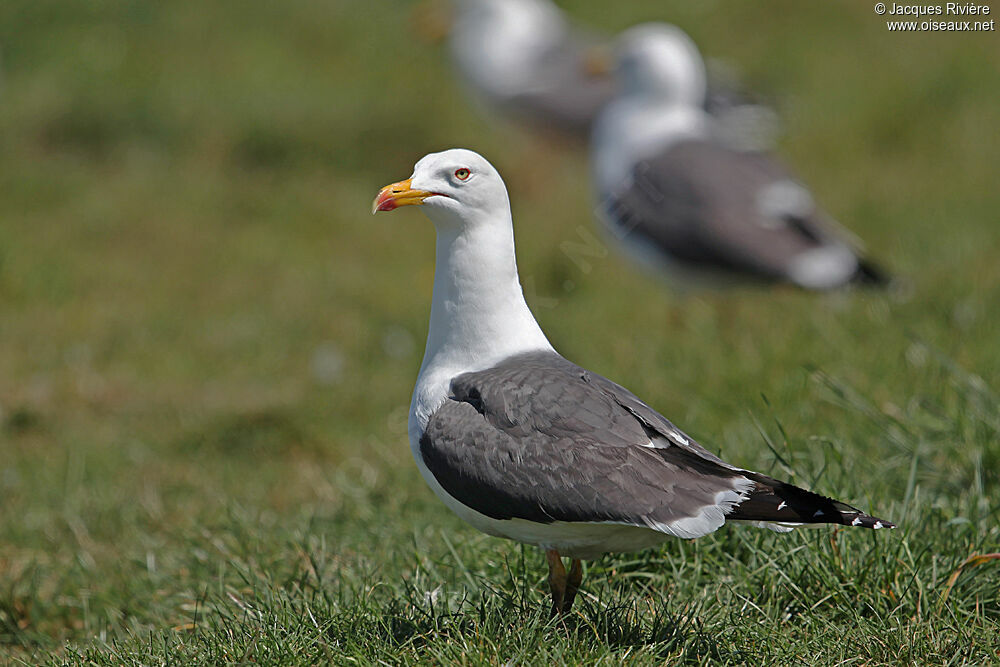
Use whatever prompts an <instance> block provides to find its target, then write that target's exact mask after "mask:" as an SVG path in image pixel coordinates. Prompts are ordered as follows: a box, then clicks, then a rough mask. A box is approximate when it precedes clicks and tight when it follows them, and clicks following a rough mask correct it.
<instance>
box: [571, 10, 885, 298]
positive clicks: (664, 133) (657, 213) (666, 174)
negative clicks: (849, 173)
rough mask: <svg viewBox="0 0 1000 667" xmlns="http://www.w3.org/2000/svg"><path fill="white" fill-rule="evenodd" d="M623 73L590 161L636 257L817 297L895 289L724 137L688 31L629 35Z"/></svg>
mask: <svg viewBox="0 0 1000 667" xmlns="http://www.w3.org/2000/svg"><path fill="white" fill-rule="evenodd" d="M617 75H618V78H619V80H620V81H621V90H620V93H619V95H618V97H617V98H616V99H615V100H614V101H613V102H611V103H610V104H608V105H607V107H605V109H604V110H603V111H602V112H601V115H600V117H599V118H598V119H597V121H596V122H595V125H594V132H593V136H592V143H591V162H592V168H593V173H594V180H595V182H596V186H597V193H598V197H599V204H600V205H599V210H600V212H601V216H602V218H603V219H604V221H605V223H606V224H607V225H608V227H609V229H610V231H611V232H612V234H613V236H615V237H616V238H618V239H619V240H621V241H622V242H623V245H624V248H625V250H626V251H627V252H629V253H630V254H632V255H633V256H635V257H636V258H638V259H639V260H640V261H642V262H643V263H645V264H647V265H648V264H652V265H654V266H656V267H662V268H666V269H667V270H668V271H671V272H673V274H674V275H675V276H680V277H682V278H689V277H695V278H699V277H705V276H716V277H717V276H720V275H721V276H726V277H728V278H730V279H737V280H739V279H745V278H747V277H752V278H755V279H763V280H766V281H778V282H789V283H792V284H794V285H797V286H799V287H802V288H805V289H811V290H828V289H832V288H836V287H840V286H843V285H845V284H848V283H869V284H883V283H886V282H887V277H886V276H885V275H884V273H883V272H882V271H881V270H880V269H879V268H878V267H876V266H875V265H874V264H872V263H871V262H870V261H868V260H867V259H865V258H864V257H863V256H862V254H861V251H860V249H859V248H860V242H859V241H857V240H856V239H854V238H853V237H852V236H851V235H850V234H849V233H848V232H847V231H846V230H844V229H842V228H841V227H840V226H839V225H838V224H837V223H836V222H835V221H834V220H833V219H832V218H831V217H830V216H829V215H827V214H826V213H825V212H824V211H823V210H822V209H820V208H819V207H818V206H817V205H816V203H815V201H814V199H813V196H812V194H811V193H810V191H809V190H808V188H806V186H805V185H803V184H802V183H801V182H800V181H799V180H798V179H796V178H795V177H794V176H793V175H792V174H791V173H790V172H789V171H788V170H787V169H786V168H785V167H784V166H783V165H782V164H781V163H780V162H779V161H778V160H776V159H775V158H774V157H773V156H772V155H770V154H769V153H767V152H763V151H758V150H744V149H742V148H741V147H738V146H734V145H733V144H732V142H731V141H730V140H729V139H728V138H725V137H722V136H720V135H721V134H724V132H720V128H719V125H718V124H717V123H716V122H714V119H713V118H712V117H711V116H710V115H709V114H707V113H706V112H705V111H704V109H703V101H704V98H705V66H704V63H703V61H702V59H701V56H700V54H699V52H698V49H697V47H696V46H695V44H694V42H692V41H691V39H690V38H689V37H688V36H687V35H686V34H685V33H684V32H683V31H682V30H680V29H679V28H677V27H675V26H671V25H666V24H655V23H654V24H644V25H640V26H636V27H634V28H631V29H629V30H627V31H626V32H625V33H623V34H622V36H621V38H620V40H619V46H618V52H617Z"/></svg>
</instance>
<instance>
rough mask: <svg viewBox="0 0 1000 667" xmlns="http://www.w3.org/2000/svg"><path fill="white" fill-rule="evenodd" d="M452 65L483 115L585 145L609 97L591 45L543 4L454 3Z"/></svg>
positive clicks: (538, 0) (541, 0)
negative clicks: (496, 114) (488, 111)
mask: <svg viewBox="0 0 1000 667" xmlns="http://www.w3.org/2000/svg"><path fill="white" fill-rule="evenodd" d="M454 9H455V18H454V24H453V25H452V27H451V30H450V33H449V42H450V48H451V56H452V61H453V63H454V65H455V67H456V68H457V69H458V72H459V73H460V75H461V76H462V78H463V80H464V81H465V83H466V84H467V86H468V87H469V89H470V90H471V91H472V93H473V94H474V95H476V96H477V97H478V98H479V99H480V101H482V102H483V103H484V104H485V106H486V107H488V108H494V109H497V110H498V111H500V112H501V113H503V114H505V115H511V116H514V117H516V118H518V119H519V120H521V121H523V122H526V123H528V124H530V125H533V126H536V127H538V128H541V129H546V130H553V131H556V132H558V133H560V134H562V135H566V136H568V137H573V138H577V139H579V140H581V141H585V140H586V138H587V134H588V132H589V131H590V127H591V124H592V122H593V120H594V118H595V116H596V115H597V112H598V111H599V110H600V109H601V107H603V106H604V105H605V104H607V102H608V101H609V100H610V99H611V98H612V96H613V95H614V82H613V81H612V79H611V78H610V77H608V76H607V75H606V72H601V71H598V70H599V68H600V67H601V66H603V65H604V63H603V59H602V58H599V57H596V56H595V55H594V54H599V46H598V45H599V42H598V40H597V39H595V38H593V37H591V36H590V35H587V34H585V33H583V32H581V31H579V30H576V29H574V28H573V27H571V26H570V25H569V23H568V21H567V20H566V17H565V16H564V15H563V13H562V12H561V11H560V10H559V8H558V7H556V6H555V5H554V4H552V3H551V2H548V0H455V7H454Z"/></svg>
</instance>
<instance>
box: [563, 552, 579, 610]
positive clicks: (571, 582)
mask: <svg viewBox="0 0 1000 667" xmlns="http://www.w3.org/2000/svg"><path fill="white" fill-rule="evenodd" d="M582 581H583V563H582V562H581V561H580V559H579V558H574V559H573V564H572V565H570V568H569V576H568V577H567V578H566V595H565V597H564V598H563V604H562V613H563V614H568V613H569V610H570V607H572V606H573V600H575V599H576V592H577V591H578V590H580V582H582Z"/></svg>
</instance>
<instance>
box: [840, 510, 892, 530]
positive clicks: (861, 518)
mask: <svg viewBox="0 0 1000 667" xmlns="http://www.w3.org/2000/svg"><path fill="white" fill-rule="evenodd" d="M841 519H842V520H841V521H839V522H837V523H841V524H843V525H845V526H858V527H860V528H871V529H872V530H881V529H882V528H889V529H890V530H891V529H893V528H895V527H896V524H894V523H893V522H892V521H886V520H885V519H879V518H877V517H874V516H871V515H869V514H865V513H863V512H856V513H854V516H851V514H850V513H843V514H842V515H841Z"/></svg>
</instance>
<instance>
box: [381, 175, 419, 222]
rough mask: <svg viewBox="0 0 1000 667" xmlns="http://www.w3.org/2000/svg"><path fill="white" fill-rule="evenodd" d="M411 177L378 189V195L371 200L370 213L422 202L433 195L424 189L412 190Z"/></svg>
mask: <svg viewBox="0 0 1000 667" xmlns="http://www.w3.org/2000/svg"><path fill="white" fill-rule="evenodd" d="M412 181H413V179H411V178H408V179H406V180H405V181H400V182H399V183H393V184H392V185H387V186H385V187H384V188H382V189H381V190H379V191H378V196H377V197H375V201H373V202H372V215H375V214H376V213H378V212H379V211H391V210H392V209H394V208H399V207H400V206H416V205H418V204H423V203H424V200H425V199H427V198H428V197H432V196H434V193H433V192H427V191H426V190H414V189H413V188H412V187H410V186H411V184H412Z"/></svg>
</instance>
